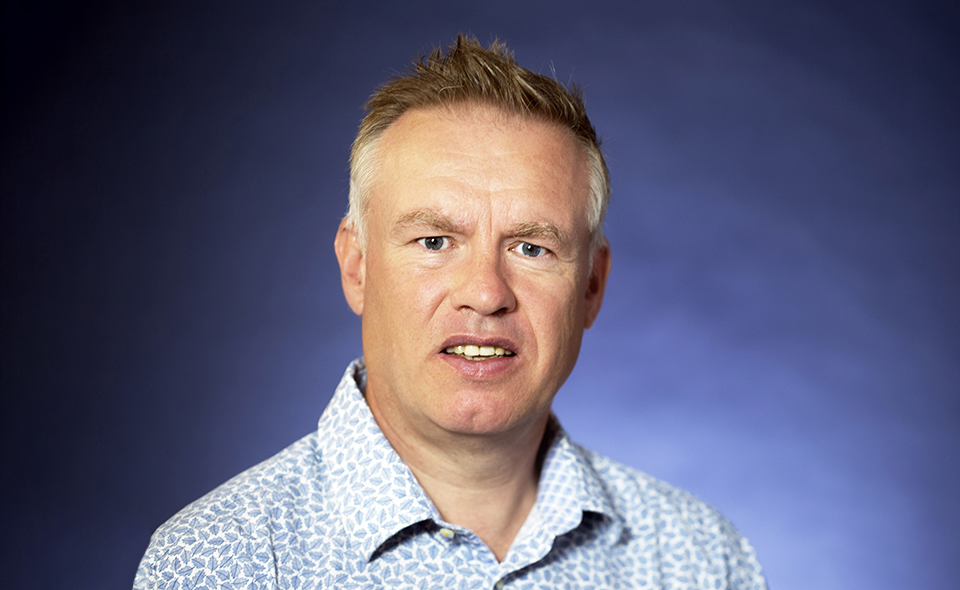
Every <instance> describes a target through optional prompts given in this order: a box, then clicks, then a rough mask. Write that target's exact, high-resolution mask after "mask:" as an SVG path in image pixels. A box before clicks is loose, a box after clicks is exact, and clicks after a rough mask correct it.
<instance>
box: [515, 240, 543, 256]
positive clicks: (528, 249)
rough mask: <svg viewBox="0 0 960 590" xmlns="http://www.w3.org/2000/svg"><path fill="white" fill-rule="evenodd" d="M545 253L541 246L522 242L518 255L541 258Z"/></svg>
mask: <svg viewBox="0 0 960 590" xmlns="http://www.w3.org/2000/svg"><path fill="white" fill-rule="evenodd" d="M546 252H547V250H546V248H544V247H543V246H537V245H536V244H531V243H530V242H523V243H522V244H520V253H521V254H523V255H524V256H529V257H530V258H537V257H539V256H543V255H544V254H545V253H546Z"/></svg>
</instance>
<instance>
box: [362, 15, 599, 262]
mask: <svg viewBox="0 0 960 590" xmlns="http://www.w3.org/2000/svg"><path fill="white" fill-rule="evenodd" d="M470 103H473V104H480V105H489V106H493V107H495V108H497V109H499V110H501V111H502V112H505V113H509V114H516V115H520V116H524V117H531V118H534V119H537V120H542V121H546V122H549V123H554V124H556V125H558V126H559V127H561V128H563V129H567V130H569V131H570V132H571V133H573V135H574V137H576V139H577V141H578V142H579V143H580V145H581V146H583V149H584V153H585V154H586V156H587V161H588V165H589V171H590V206H589V208H588V211H587V224H588V227H589V228H590V246H591V251H593V250H594V249H595V248H596V247H597V245H599V244H600V243H602V242H603V241H604V240H605V238H604V237H603V218H604V216H605V215H606V211H607V204H608V203H609V202H610V174H609V172H608V170H607V164H606V162H605V161H604V158H603V153H602V152H601V151H600V140H599V139H598V138H597V132H596V130H595V129H594V128H593V125H592V124H591V123H590V119H589V118H587V111H586V108H585V107H584V104H583V98H582V95H581V91H580V89H579V88H578V87H577V86H576V85H571V86H570V88H567V87H565V86H564V85H563V84H561V83H559V82H557V81H556V80H554V79H553V78H549V77H547V76H543V75H541V74H536V73H534V72H531V71H530V70H527V69H526V68H523V67H521V66H520V65H519V64H518V63H517V61H516V59H515V58H514V57H513V54H512V53H511V52H510V51H509V50H508V49H507V47H506V46H505V45H504V44H503V43H501V42H499V41H494V42H493V43H492V44H491V45H490V47H489V48H486V49H485V48H484V47H483V46H482V45H481V44H480V42H479V41H477V39H476V38H475V37H468V36H465V35H463V34H460V35H458V36H457V41H456V43H455V44H454V45H451V46H450V47H448V48H447V51H446V53H444V52H442V51H441V50H440V49H435V50H434V51H433V52H432V53H431V54H430V55H429V56H427V57H424V58H421V59H419V60H417V61H416V62H415V63H414V64H413V66H412V67H411V68H410V70H409V71H408V72H407V73H406V74H405V75H402V76H399V77H397V78H394V79H392V80H390V81H389V82H387V83H386V84H385V85H383V86H381V87H380V88H378V89H377V91H376V92H374V93H373V95H372V96H371V97H370V100H368V101H367V103H366V105H364V108H366V109H367V111H368V113H367V115H366V116H365V117H364V118H363V121H362V122H361V123H360V130H359V131H358V133H357V138H356V139H355V140H354V142H353V149H352V151H351V153H350V208H349V210H348V212H347V216H346V220H347V224H348V225H349V226H350V227H351V228H352V229H353V231H354V233H355V235H356V236H357V241H358V243H359V244H360V247H361V248H364V247H365V244H366V236H365V230H366V214H367V206H366V205H367V199H368V197H369V194H370V185H371V184H372V182H373V179H374V176H375V174H376V169H377V163H378V145H379V139H380V137H381V135H382V134H383V132H384V131H385V130H386V129H387V127H389V126H390V125H392V124H393V123H394V122H396V121H397V119H399V118H400V117H401V116H402V115H403V114H404V113H405V112H407V111H408V110H411V109H426V108H431V107H443V106H453V105H458V104H470Z"/></svg>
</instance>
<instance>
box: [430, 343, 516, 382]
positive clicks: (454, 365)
mask: <svg viewBox="0 0 960 590" xmlns="http://www.w3.org/2000/svg"><path fill="white" fill-rule="evenodd" d="M458 344H475V345H477V346H499V347H500V348H503V349H505V350H509V351H510V352H512V353H513V356H502V357H491V358H489V359H486V360H482V361H471V360H469V359H465V358H463V357H461V356H458V355H455V354H447V353H446V352H445V351H446V350H447V348H449V347H451V346H456V345H458ZM517 348H518V346H517V343H516V342H514V341H513V340H511V339H509V338H503V337H487V336H476V335H471V334H461V335H457V336H451V337H449V338H447V339H446V340H444V342H443V345H442V346H441V347H440V349H439V350H438V351H437V356H438V357H439V360H441V361H442V362H443V363H444V364H446V366H447V367H449V368H450V369H452V370H453V371H454V372H455V373H457V374H458V375H460V376H461V377H464V378H467V379H470V380H488V379H496V378H499V377H502V376H504V375H505V374H507V373H508V372H510V371H512V370H514V369H515V368H517V367H518V366H519V363H521V362H522V359H521V357H520V354H519V353H518V352H517Z"/></svg>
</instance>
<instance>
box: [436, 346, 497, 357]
mask: <svg viewBox="0 0 960 590" xmlns="http://www.w3.org/2000/svg"><path fill="white" fill-rule="evenodd" d="M446 352H447V354H456V355H460V356H463V357H466V358H469V359H474V358H490V357H495V356H507V355H512V354H513V353H512V352H510V351H508V350H506V349H505V348H500V347H499V346H477V345H475V344H458V345H457V346H450V347H448V348H447V351H446Z"/></svg>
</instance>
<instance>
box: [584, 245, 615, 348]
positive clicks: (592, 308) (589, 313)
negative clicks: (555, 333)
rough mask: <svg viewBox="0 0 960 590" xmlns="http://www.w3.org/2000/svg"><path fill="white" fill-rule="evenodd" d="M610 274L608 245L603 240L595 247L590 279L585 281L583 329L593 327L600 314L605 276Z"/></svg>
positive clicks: (605, 285) (605, 283) (605, 284)
mask: <svg viewBox="0 0 960 590" xmlns="http://www.w3.org/2000/svg"><path fill="white" fill-rule="evenodd" d="M609 274H610V245H609V244H608V243H607V241H606V240H605V239H604V240H603V243H601V244H599V245H598V246H597V251H596V252H595V253H594V255H593V266H592V267H591V269H590V278H589V279H587V293H586V304H587V306H586V314H584V319H585V321H584V326H583V327H584V329H587V328H589V327H590V326H592V325H593V322H594V320H596V319H597V315H598V314H599V313H600V306H601V305H602V304H603V293H604V290H605V289H606V287H607V276H609Z"/></svg>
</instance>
